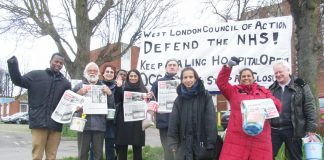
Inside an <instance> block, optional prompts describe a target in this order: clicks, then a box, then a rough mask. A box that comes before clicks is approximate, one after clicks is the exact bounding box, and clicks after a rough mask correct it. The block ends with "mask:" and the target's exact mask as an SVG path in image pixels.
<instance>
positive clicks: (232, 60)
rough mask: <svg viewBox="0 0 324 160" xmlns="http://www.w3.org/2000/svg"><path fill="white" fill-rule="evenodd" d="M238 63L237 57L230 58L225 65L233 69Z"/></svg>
mask: <svg viewBox="0 0 324 160" xmlns="http://www.w3.org/2000/svg"><path fill="white" fill-rule="evenodd" d="M240 62H241V61H240V59H238V58H237V57H231V59H230V60H229V61H228V62H227V65H229V66H231V67H233V66H236V65H239V64H240Z"/></svg>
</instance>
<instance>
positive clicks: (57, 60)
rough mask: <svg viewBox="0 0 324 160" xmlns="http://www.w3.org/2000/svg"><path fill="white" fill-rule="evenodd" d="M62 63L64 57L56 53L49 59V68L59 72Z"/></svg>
mask: <svg viewBox="0 0 324 160" xmlns="http://www.w3.org/2000/svg"><path fill="white" fill-rule="evenodd" d="M63 64H64V58H63V57H61V56H58V55H55V56H53V58H52V59H51V61H50V68H51V69H52V70H53V71H54V72H60V70H61V69H62V68H63Z"/></svg>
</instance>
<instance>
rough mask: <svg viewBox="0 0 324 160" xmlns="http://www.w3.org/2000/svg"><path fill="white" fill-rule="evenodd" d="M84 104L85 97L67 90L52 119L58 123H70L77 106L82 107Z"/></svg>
mask: <svg viewBox="0 0 324 160" xmlns="http://www.w3.org/2000/svg"><path fill="white" fill-rule="evenodd" d="M84 102H85V97H83V96H81V95H79V94H76V93H74V92H73V91H71V90H66V91H65V92H64V94H63V96H62V97H61V99H60V102H59V103H58V105H57V106H56V109H55V110H54V112H53V113H52V116H51V118H52V119H53V120H54V121H56V122H58V123H62V124H66V123H70V122H71V119H72V115H73V113H74V112H75V110H76V108H77V106H82V105H83V104H84Z"/></svg>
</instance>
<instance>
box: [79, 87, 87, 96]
mask: <svg viewBox="0 0 324 160" xmlns="http://www.w3.org/2000/svg"><path fill="white" fill-rule="evenodd" d="M87 92H88V90H87V89H86V88H81V89H80V90H79V91H78V92H77V94H79V95H82V96H83V95H85V94H87Z"/></svg>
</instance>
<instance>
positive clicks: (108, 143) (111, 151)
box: [105, 138, 115, 160]
mask: <svg viewBox="0 0 324 160" xmlns="http://www.w3.org/2000/svg"><path fill="white" fill-rule="evenodd" d="M105 149H106V160H114V159H115V139H114V138H105Z"/></svg>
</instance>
